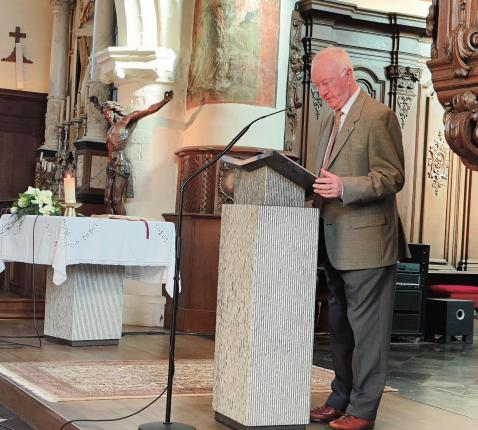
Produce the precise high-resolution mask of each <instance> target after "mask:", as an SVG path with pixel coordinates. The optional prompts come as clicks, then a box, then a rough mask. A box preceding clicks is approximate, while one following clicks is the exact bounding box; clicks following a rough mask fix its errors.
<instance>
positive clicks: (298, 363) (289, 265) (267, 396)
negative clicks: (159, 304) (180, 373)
mask: <svg viewBox="0 0 478 430" xmlns="http://www.w3.org/2000/svg"><path fill="white" fill-rule="evenodd" d="M233 160H234V159H232V160H231V158H229V157H227V160H225V161H227V162H229V163H231V164H233V165H234V164H235V166H236V167H241V169H238V170H237V171H236V179H235V185H234V204H232V205H224V206H223V208H222V222H221V241H220V251H219V280H218V297H217V318H216V349H215V358H214V360H215V363H214V398H213V409H214V411H215V414H216V420H217V421H219V422H221V423H223V424H225V425H227V426H228V427H231V428H235V429H273V428H276V427H280V428H282V429H304V428H305V425H306V424H308V423H309V409H310V388H311V387H310V385H311V369H312V348H313V326H314V324H313V323H314V302H315V287H316V273H317V246H318V239H319V210H318V209H312V208H305V207H304V204H305V196H306V191H308V192H310V191H311V189H312V183H313V181H314V179H315V176H314V175H312V174H311V173H310V172H308V171H306V170H305V169H303V168H302V167H301V166H299V165H298V164H296V163H294V162H293V161H291V160H289V159H288V158H287V157H285V156H283V155H281V154H280V153H278V152H276V151H271V152H268V153H265V154H261V155H259V156H257V157H252V158H251V159H248V160H237V163H234V161H233Z"/></svg>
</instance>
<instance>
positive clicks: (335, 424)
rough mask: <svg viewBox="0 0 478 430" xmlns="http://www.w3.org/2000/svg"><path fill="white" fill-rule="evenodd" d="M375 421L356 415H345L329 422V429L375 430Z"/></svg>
mask: <svg viewBox="0 0 478 430" xmlns="http://www.w3.org/2000/svg"><path fill="white" fill-rule="evenodd" d="M374 425H375V421H371V420H364V419H363V418H359V417H356V416H354V415H349V414H344V415H342V416H341V417H340V418H338V419H336V420H334V421H331V422H329V427H330V428H333V429H337V430H369V429H373V426H374Z"/></svg>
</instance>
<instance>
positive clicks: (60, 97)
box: [40, 0, 73, 151]
mask: <svg viewBox="0 0 478 430" xmlns="http://www.w3.org/2000/svg"><path fill="white" fill-rule="evenodd" d="M51 5H52V9H53V31H52V37H51V56H50V81H49V84H48V104H47V112H46V120H45V142H44V144H43V145H42V146H41V147H40V150H47V151H56V149H57V143H58V138H57V129H56V127H55V126H56V124H57V123H58V122H59V121H60V111H61V105H62V104H64V103H65V98H66V77H67V70H68V41H69V34H68V26H69V20H70V13H71V10H72V5H73V1H72V0H51Z"/></svg>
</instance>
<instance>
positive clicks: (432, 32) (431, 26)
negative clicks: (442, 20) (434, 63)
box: [427, 0, 438, 58]
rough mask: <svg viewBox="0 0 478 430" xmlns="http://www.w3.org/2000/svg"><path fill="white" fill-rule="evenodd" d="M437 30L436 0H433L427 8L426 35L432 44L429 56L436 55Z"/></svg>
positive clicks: (433, 56) (434, 56)
mask: <svg viewBox="0 0 478 430" xmlns="http://www.w3.org/2000/svg"><path fill="white" fill-rule="evenodd" d="M437 30H438V0H433V1H432V4H431V5H430V7H429V8H428V16H427V36H430V37H431V38H432V46H431V48H430V57H431V58H437V57H438V49H437Z"/></svg>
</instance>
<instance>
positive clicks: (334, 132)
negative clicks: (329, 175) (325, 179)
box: [322, 110, 344, 170]
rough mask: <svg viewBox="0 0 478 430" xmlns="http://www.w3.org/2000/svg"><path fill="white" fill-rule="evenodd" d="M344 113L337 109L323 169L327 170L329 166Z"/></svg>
mask: <svg viewBox="0 0 478 430" xmlns="http://www.w3.org/2000/svg"><path fill="white" fill-rule="evenodd" d="M343 114H344V113H343V112H342V111H341V110H337V111H335V119H334V126H333V128H332V133H330V138H329V143H328V144H327V148H326V149H325V155H324V161H323V162H322V169H325V170H327V169H328V168H329V161H330V154H331V152H332V149H333V148H334V144H335V139H336V138H337V133H338V132H339V128H340V119H341V118H342V115H343Z"/></svg>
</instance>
